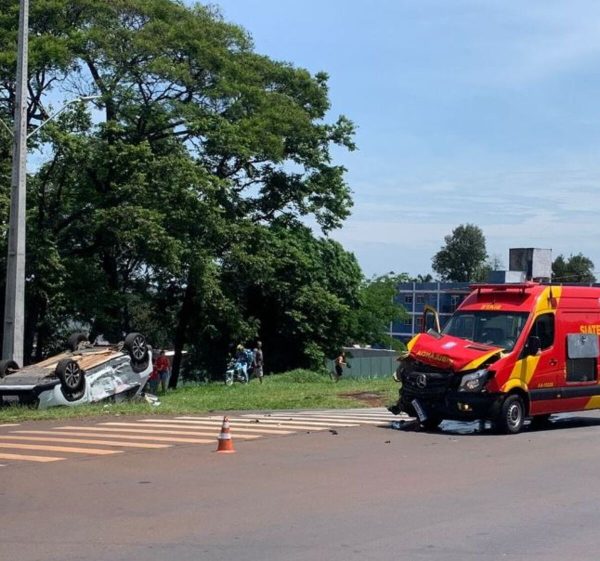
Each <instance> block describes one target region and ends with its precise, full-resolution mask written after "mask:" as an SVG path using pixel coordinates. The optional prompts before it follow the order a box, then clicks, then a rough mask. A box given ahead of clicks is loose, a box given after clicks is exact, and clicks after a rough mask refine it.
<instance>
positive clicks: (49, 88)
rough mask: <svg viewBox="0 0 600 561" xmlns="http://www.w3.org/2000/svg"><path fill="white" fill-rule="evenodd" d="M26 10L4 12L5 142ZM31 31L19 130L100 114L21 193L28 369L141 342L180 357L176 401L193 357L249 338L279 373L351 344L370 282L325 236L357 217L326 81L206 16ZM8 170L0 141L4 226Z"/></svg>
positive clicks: (136, 1) (171, 15)
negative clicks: (88, 340) (69, 344)
mask: <svg viewBox="0 0 600 561" xmlns="http://www.w3.org/2000/svg"><path fill="white" fill-rule="evenodd" d="M18 10H19V2H18V1H17V0H0V31H1V32H0V117H2V118H3V120H4V121H5V122H7V123H9V124H10V121H11V115H12V114H13V111H14V75H15V67H16V52H15V51H16V49H15V45H16V35H17V20H18ZM30 26H31V40H30V55H29V59H30V67H29V86H30V96H29V100H30V101H29V110H28V122H29V128H30V130H33V128H34V127H36V126H38V125H39V124H40V123H42V122H45V121H46V120H47V119H48V117H49V116H50V115H51V114H52V111H53V106H52V105H53V103H56V100H57V99H60V98H61V97H71V98H73V97H79V96H89V95H98V96H100V97H99V99H97V100H96V101H94V107H93V111H91V110H90V107H89V105H88V106H85V105H83V104H75V105H73V106H72V107H71V108H70V109H69V110H68V111H65V112H64V113H63V114H62V115H61V117H60V118H58V119H56V120H55V121H52V122H51V123H48V125H47V126H45V127H44V129H42V131H40V133H39V134H37V135H36V136H35V137H34V139H33V141H31V142H30V148H32V149H38V150H39V151H40V159H41V164H40V165H39V166H38V168H37V169H36V170H35V171H34V172H33V173H31V174H30V177H29V188H28V205H29V209H28V216H27V218H28V231H27V235H28V246H27V286H26V291H27V296H26V316H27V317H26V355H27V356H35V357H37V358H41V356H43V355H44V354H45V353H46V352H48V351H49V350H52V349H54V348H56V347H57V346H58V345H59V341H60V339H61V338H62V337H63V336H64V334H65V333H66V332H67V331H68V330H69V329H72V328H73V327H74V326H83V327H85V328H87V329H88V330H89V331H90V333H91V334H92V337H93V336H95V335H97V334H100V333H102V334H104V335H105V336H106V337H107V338H110V339H118V338H120V337H122V336H123V334H124V333H126V332H128V331H131V330H139V331H143V332H145V333H147V334H148V336H149V339H150V341H151V342H152V343H153V344H154V345H158V346H164V345H173V346H174V347H175V349H176V353H177V354H176V358H175V365H174V366H175V368H174V370H175V376H174V378H173V383H174V384H175V383H177V372H178V370H179V365H180V359H181V351H182V349H183V348H184V347H187V348H189V349H190V351H191V352H190V356H191V357H192V361H193V363H194V365H196V366H197V367H198V368H207V369H208V368H211V367H212V368H215V366H216V363H217V362H219V360H222V361H224V360H225V357H224V353H225V351H226V348H227V346H228V345H229V344H231V343H237V342H240V341H242V342H252V341H255V340H256V339H259V338H260V339H262V340H263V341H264V342H265V347H266V348H267V343H268V345H269V347H270V352H271V356H272V363H271V365H270V366H272V367H274V366H277V367H281V368H284V367H288V366H291V365H297V364H309V363H315V362H317V361H319V360H320V359H321V358H322V357H323V355H324V354H325V353H328V352H333V350H334V348H335V347H339V346H340V345H341V344H342V343H344V342H347V340H348V339H349V338H350V337H352V329H354V327H355V326H354V320H352V319H350V315H351V314H352V312H353V311H354V310H357V309H358V308H359V307H360V305H361V300H360V291H361V283H362V282H363V280H362V274H361V271H360V268H359V267H358V264H357V263H356V260H355V258H354V256H353V255H351V254H349V253H348V252H346V251H345V250H344V249H343V248H342V247H341V246H340V245H339V244H337V243H335V242H333V241H332V240H330V239H329V238H327V234H328V233H329V232H330V231H331V230H332V229H335V228H337V227H339V226H340V225H341V224H342V223H343V221H344V219H345V218H346V217H347V216H348V215H349V213H350V209H351V206H352V199H351V193H350V189H349V186H348V185H347V183H346V181H345V178H344V173H345V169H344V168H343V167H342V166H340V165H337V164H336V163H335V162H334V161H333V157H332V147H334V146H339V147H342V148H345V149H348V150H353V149H354V147H355V146H354V143H353V133H354V126H353V124H352V122H351V121H350V120H348V119H347V118H346V117H344V116H340V117H338V118H336V119H334V120H333V121H331V120H329V113H328V112H329V109H330V102H329V99H328V85H327V81H328V77H327V75H326V74H325V73H322V72H321V73H316V74H311V73H310V72H308V71H307V70H304V69H302V68H297V67H295V66H294V65H292V64H289V63H284V62H279V61H274V60H272V59H270V58H268V57H266V56H264V55H261V54H259V53H256V52H255V50H254V47H253V44H252V39H251V37H250V36H249V34H248V33H247V32H246V31H245V30H244V29H242V28H241V27H239V26H236V25H233V24H231V23H228V22H226V21H224V20H223V18H222V16H221V15H220V13H219V12H218V10H217V9H216V8H214V7H207V6H203V5H201V4H196V5H194V6H191V7H189V6H185V5H183V4H181V3H179V2H174V1H171V0H115V1H114V2H97V1H96V0H37V1H36V2H34V3H32V6H31V14H30ZM9 159H10V138H9V137H8V136H7V135H4V134H3V133H2V131H1V130H0V180H1V183H0V185H1V189H0V212H4V216H7V208H8V193H9V181H7V172H8V169H9V168H8V162H9ZM305 218H312V219H313V220H314V222H315V223H316V225H317V228H318V229H320V234H318V235H317V234H315V233H313V232H312V231H311V230H309V229H308V228H306V227H305V226H303V220H304V219H305ZM2 227H3V228H6V222H3V223H2ZM2 239H3V240H4V239H5V237H2ZM4 243H5V242H4ZM0 249H1V248H0ZM5 254H6V250H5V249H3V250H1V253H0V260H1V261H0V266H1V267H2V268H5V261H4V259H5V257H4V256H5ZM2 278H4V275H2ZM2 290H3V288H2ZM266 354H267V353H266ZM221 355H223V356H222V358H220V359H216V358H215V357H217V356H218V357H221Z"/></svg>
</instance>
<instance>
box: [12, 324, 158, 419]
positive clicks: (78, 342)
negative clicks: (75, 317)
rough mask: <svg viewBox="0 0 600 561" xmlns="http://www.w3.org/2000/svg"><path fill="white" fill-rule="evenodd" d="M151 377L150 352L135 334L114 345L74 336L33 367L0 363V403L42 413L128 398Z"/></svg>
mask: <svg viewBox="0 0 600 561" xmlns="http://www.w3.org/2000/svg"><path fill="white" fill-rule="evenodd" d="M151 373H152V356H151V351H150V349H149V347H148V345H147V344H146V339H145V337H144V336H143V335H142V334H141V333H130V334H129V335H127V337H125V339H124V341H122V342H120V343H118V344H115V345H107V344H92V343H89V342H88V341H87V337H86V336H85V335H84V334H82V333H75V334H73V335H71V337H69V340H68V341H67V349H66V350H65V351H64V352H63V353H60V354H58V355H55V356H52V357H50V358H47V359H46V360H44V361H42V362H38V363H37V364H32V365H30V366H26V367H24V368H19V367H18V365H17V364H16V363H15V362H14V361H12V360H3V361H0V405H1V404H6V403H9V402H11V401H18V402H20V403H23V404H28V405H31V406H38V407H39V408H40V409H42V408H46V407H54V406H58V405H67V406H74V405H81V404H84V403H94V402H98V401H102V400H103V399H107V398H116V397H118V396H120V397H134V396H136V395H138V394H139V393H141V391H142V389H143V388H144V386H145V385H146V382H147V380H148V378H149V377H150V374H151Z"/></svg>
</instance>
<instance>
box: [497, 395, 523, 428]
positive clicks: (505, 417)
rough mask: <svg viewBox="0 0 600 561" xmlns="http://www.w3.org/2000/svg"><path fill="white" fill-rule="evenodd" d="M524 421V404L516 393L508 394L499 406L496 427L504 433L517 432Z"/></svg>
mask: <svg viewBox="0 0 600 561" xmlns="http://www.w3.org/2000/svg"><path fill="white" fill-rule="evenodd" d="M524 422H525V405H524V403H523V400H522V399H521V397H520V396H519V395H517V394H511V395H509V396H508V397H507V398H506V399H505V400H504V402H503V403H502V407H501V408H500V415H499V417H498V420H497V425H498V428H499V429H500V431H501V432H503V433H505V434H517V433H518V432H519V431H520V430H521V429H522V428H523V423H524Z"/></svg>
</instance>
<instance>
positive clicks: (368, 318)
mask: <svg viewBox="0 0 600 561" xmlns="http://www.w3.org/2000/svg"><path fill="white" fill-rule="evenodd" d="M408 281H409V276H408V275H406V274H400V275H396V274H393V273H392V274H388V275H383V276H379V277H375V278H372V279H370V280H364V281H363V282H362V283H361V287H360V293H359V298H360V307H359V308H358V309H356V310H355V311H354V313H353V316H352V321H353V327H352V330H351V334H352V338H353V340H352V342H353V343H360V344H363V345H365V344H366V345H373V346H377V347H385V348H388V347H393V348H397V349H401V348H404V345H403V344H402V343H401V342H400V341H398V340H396V339H394V338H392V337H391V336H390V324H391V323H393V322H396V321H399V320H402V319H405V318H407V317H408V314H407V313H406V310H405V309H404V307H403V306H401V305H400V304H398V303H397V301H396V298H395V296H396V293H397V290H398V284H400V283H403V282H408Z"/></svg>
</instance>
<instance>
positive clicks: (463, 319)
mask: <svg viewBox="0 0 600 561" xmlns="http://www.w3.org/2000/svg"><path fill="white" fill-rule="evenodd" d="M528 315H529V314H528V313H526V312H525V313H517V312H496V311H494V312H480V311H463V312H456V313H455V314H454V315H453V316H452V317H451V318H450V320H449V321H448V323H447V324H446V326H445V327H444V329H443V331H442V333H443V334H444V335H452V336H453V337H460V338H461V339H468V340H469V341H473V342H474V343H483V344H485V345H492V346H494V347H502V348H503V349H505V350H507V351H512V349H513V347H514V346H515V343H516V342H517V339H518V338H519V335H520V334H521V331H522V330H523V327H524V325H525V322H526V321H527V317H528Z"/></svg>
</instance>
